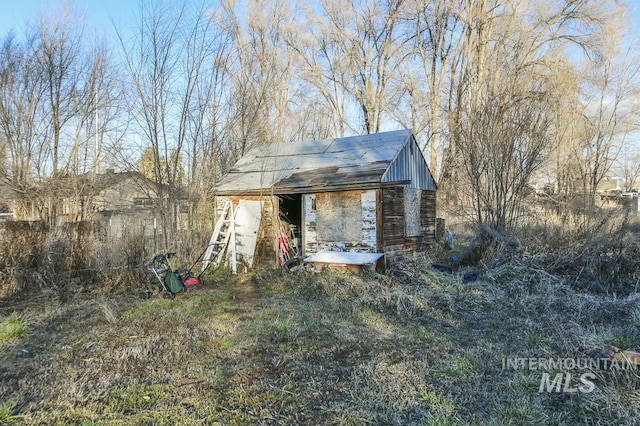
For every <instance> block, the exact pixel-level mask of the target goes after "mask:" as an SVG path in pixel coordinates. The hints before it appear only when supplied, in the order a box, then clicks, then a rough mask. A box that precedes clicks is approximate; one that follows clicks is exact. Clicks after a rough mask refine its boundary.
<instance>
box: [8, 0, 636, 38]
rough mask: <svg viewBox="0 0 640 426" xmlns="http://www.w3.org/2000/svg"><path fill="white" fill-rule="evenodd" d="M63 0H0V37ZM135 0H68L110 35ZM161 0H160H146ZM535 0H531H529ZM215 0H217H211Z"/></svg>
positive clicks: (633, 2) (128, 18)
mask: <svg viewBox="0 0 640 426" xmlns="http://www.w3.org/2000/svg"><path fill="white" fill-rule="evenodd" d="M64 1H65V0H0V38H2V37H4V36H5V35H6V34H7V33H8V31H9V30H10V29H11V28H13V29H15V30H16V31H18V32H21V31H22V30H23V29H24V27H25V22H26V21H28V20H30V21H35V20H36V19H37V17H38V12H39V11H40V10H42V11H45V12H47V13H48V12H50V11H51V10H52V9H55V8H57V7H60V5H61V4H62V3H63V2H64ZM138 1H139V0H72V3H73V5H74V8H75V9H77V10H79V11H81V12H83V13H86V16H87V24H88V26H91V27H94V28H95V29H96V31H97V32H98V34H101V33H103V32H106V33H107V34H111V35H113V33H114V31H113V25H112V23H111V19H113V20H114V21H115V22H116V24H118V26H119V27H120V28H121V29H124V28H122V27H123V26H124V27H126V26H130V25H131V18H132V16H133V15H135V13H136V11H137V8H138ZM146 1H152V2H161V1H163V0H146ZM533 1H535V0H533ZM211 2H212V3H216V2H217V0H211ZM629 3H630V5H631V6H630V15H631V16H632V17H633V20H634V22H633V27H634V28H633V33H635V34H636V38H637V37H639V36H640V4H639V2H638V1H637V0H629Z"/></svg>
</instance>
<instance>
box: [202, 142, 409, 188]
mask: <svg viewBox="0 0 640 426" xmlns="http://www.w3.org/2000/svg"><path fill="white" fill-rule="evenodd" d="M411 135H412V133H411V130H397V131H391V132H384V133H376V134H371V135H363V136H350V137H346V138H339V139H327V140H312V141H305V142H292V143H279V144H270V145H260V146H257V147H255V148H253V149H251V150H249V151H248V152H247V153H246V154H245V155H244V156H243V157H242V158H241V159H240V160H239V161H238V162H237V163H236V164H235V165H234V166H233V168H231V170H229V172H228V173H227V174H226V175H225V176H224V177H223V178H222V180H221V181H220V183H219V184H218V185H217V186H216V188H215V191H216V193H217V194H220V195H239V194H248V193H265V192H272V193H292V192H306V191H310V190H311V189H312V188H314V189H318V188H321V189H323V190H327V191H328V190H339V189H343V188H353V187H358V186H359V187H374V186H380V185H381V184H382V177H383V175H384V173H385V171H386V170H387V169H388V167H389V164H390V163H391V162H392V161H393V160H394V159H395V158H396V156H397V155H398V153H399V152H400V151H401V150H402V148H403V147H404V146H405V145H406V144H407V143H408V142H410V141H411V140H412V137H411Z"/></svg>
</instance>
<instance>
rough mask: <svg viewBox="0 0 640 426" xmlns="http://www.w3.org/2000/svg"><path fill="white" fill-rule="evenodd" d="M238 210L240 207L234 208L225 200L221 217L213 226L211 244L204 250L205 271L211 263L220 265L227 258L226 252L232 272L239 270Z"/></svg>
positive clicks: (203, 262)
mask: <svg viewBox="0 0 640 426" xmlns="http://www.w3.org/2000/svg"><path fill="white" fill-rule="evenodd" d="M237 212H238V208H237V207H236V208H235V209H234V208H233V204H232V203H231V201H225V203H224V206H223V208H222V213H221V214H220V218H219V219H218V221H217V222H216V225H215V227H214V228H213V234H211V239H210V240H209V245H208V246H207V249H206V251H205V252H204V258H203V260H202V270H203V271H204V270H205V269H207V268H208V267H209V266H210V265H211V264H213V266H214V267H216V266H218V265H220V263H221V262H222V261H223V259H224V258H225V253H227V256H228V257H229V260H230V266H231V272H233V273H234V274H235V273H236V272H237V261H236V231H235V217H236V214H237Z"/></svg>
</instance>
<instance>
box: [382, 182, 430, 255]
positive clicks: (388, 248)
mask: <svg viewBox="0 0 640 426" xmlns="http://www.w3.org/2000/svg"><path fill="white" fill-rule="evenodd" d="M379 191H380V193H379V201H380V202H381V204H382V205H381V209H380V210H379V214H378V218H379V219H378V221H379V225H378V229H379V234H380V238H379V240H378V244H379V246H380V247H379V250H380V251H382V252H384V253H385V255H386V257H387V261H394V260H398V259H400V258H402V257H405V256H407V255H412V254H414V253H419V252H424V251H425V250H427V249H428V248H429V246H430V245H431V244H433V242H434V241H435V230H436V192H435V191H429V190H423V191H422V192H421V194H420V222H421V223H420V226H421V229H422V233H421V234H422V235H420V236H415V237H407V236H406V222H405V211H404V209H405V199H404V198H405V197H404V188H403V187H395V188H384V189H380V190H379Z"/></svg>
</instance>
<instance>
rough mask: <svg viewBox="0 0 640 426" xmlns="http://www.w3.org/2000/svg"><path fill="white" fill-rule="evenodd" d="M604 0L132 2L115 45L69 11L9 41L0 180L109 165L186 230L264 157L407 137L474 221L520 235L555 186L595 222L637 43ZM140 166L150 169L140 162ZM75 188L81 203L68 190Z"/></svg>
mask: <svg viewBox="0 0 640 426" xmlns="http://www.w3.org/2000/svg"><path fill="white" fill-rule="evenodd" d="M629 7H630V2H623V1H615V0H605V1H601V0H597V1H596V0H538V1H535V2H531V1H527V0H377V1H374V0H319V1H317V2H305V1H296V0H269V1H264V0H244V1H236V0H219V1H216V2H211V3H207V2H201V3H197V2H192V1H186V0H179V1H167V2H160V3H159V4H156V3H155V2H154V3H153V4H152V3H149V2H142V1H141V2H139V5H138V7H137V9H136V10H137V13H136V16H135V19H133V21H132V22H133V26H132V27H131V28H124V27H123V28H118V27H117V26H115V25H114V27H115V28H114V30H115V33H116V35H117V36H116V37H115V39H114V40H109V39H107V38H106V37H105V36H98V35H96V34H97V32H96V30H95V29H93V28H90V27H88V26H87V25H86V24H85V20H84V19H83V17H82V15H81V13H80V12H79V10H78V9H76V8H74V6H73V4H72V3H65V4H62V5H61V6H60V7H59V8H57V9H55V10H53V11H51V13H48V14H41V15H40V16H39V18H38V19H37V21H36V23H35V24H30V25H27V24H25V28H24V31H23V32H20V35H18V33H17V32H15V31H12V32H10V33H8V34H5V35H4V36H3V37H2V39H1V40H0V49H1V52H0V58H1V60H0V172H1V175H2V176H1V177H2V179H3V181H4V183H5V184H6V185H8V186H9V187H10V188H11V190H12V191H13V193H14V196H15V199H16V200H17V202H18V206H19V205H20V202H21V201H22V202H24V203H25V204H26V203H27V202H29V203H30V205H34V204H35V205H38V206H40V213H41V216H42V218H43V219H44V220H48V221H54V220H55V208H53V207H52V206H50V205H47V204H46V203H45V201H44V198H42V197H41V195H38V194H41V192H37V191H33V190H32V188H33V187H34V185H44V184H45V183H46V185H47V186H46V187H47V188H48V189H47V190H48V191H50V192H51V191H55V190H56V181H57V179H58V178H59V177H61V176H75V175H79V174H89V175H90V174H92V173H93V174H95V173H98V172H100V170H104V169H105V168H107V167H110V168H112V167H115V168H118V169H123V168H124V169H135V168H138V169H140V170H143V171H144V172H145V173H146V174H147V175H148V176H149V177H150V178H151V179H152V180H153V181H154V182H155V183H156V184H157V194H156V195H157V202H158V209H159V212H161V214H162V219H163V220H162V225H163V227H164V228H165V231H166V232H165V234H166V235H168V236H171V235H172V233H174V232H175V227H176V220H177V219H176V217H175V213H174V212H175V211H176V208H175V206H176V203H177V202H178V193H179V190H180V189H181V188H183V187H186V188H188V193H189V194H188V196H189V200H190V205H191V206H192V209H191V210H190V214H191V217H190V221H192V222H193V221H195V220H196V219H197V215H198V206H200V205H201V203H203V202H204V203H207V202H210V199H211V196H212V188H213V186H214V185H215V183H216V181H217V179H218V178H219V177H220V176H221V175H222V174H224V172H225V171H226V170H228V169H229V168H230V167H231V166H232V165H233V163H234V162H235V161H236V160H237V159H238V158H239V157H240V156H241V155H242V154H243V153H244V152H246V151H247V150H248V149H250V148H251V147H252V146H255V145H257V144H265V143H277V142H280V141H299V140H308V139H324V138H333V137H342V136H347V135H351V134H361V133H375V132H379V131H383V130H389V129H393V128H398V127H402V128H411V129H413V131H414V134H415V135H416V138H417V141H418V143H419V145H420V147H421V149H422V150H423V153H424V154H425V158H426V159H427V162H428V164H429V167H430V169H431V171H432V173H433V174H434V176H435V177H436V179H437V181H438V182H439V188H440V189H441V190H442V191H444V192H446V193H447V197H448V199H449V200H460V202H462V203H465V204H466V205H468V206H469V207H472V210H473V212H474V216H475V218H476V220H477V221H478V223H480V224H486V225H487V226H489V227H491V228H492V229H495V230H497V231H502V230H506V229H508V228H509V227H511V226H513V225H514V221H515V219H516V217H517V211H518V208H519V206H520V202H521V200H522V197H523V196H524V194H525V193H526V191H527V185H528V183H529V182H530V179H531V178H532V176H533V175H534V174H536V173H538V174H546V175H548V176H550V177H551V179H552V180H553V181H554V182H555V183H556V188H557V189H556V190H557V191H558V192H559V193H563V194H575V193H581V194H583V195H584V196H585V200H586V201H585V203H586V206H585V207H587V208H590V207H593V205H594V203H595V197H596V188H597V186H598V184H599V183H600V182H601V181H602V179H604V178H605V177H606V176H608V175H610V174H611V173H612V172H613V171H614V169H615V168H616V167H618V165H620V164H623V163H624V164H623V166H621V167H623V168H624V174H625V175H627V176H629V179H628V180H629V182H630V183H631V184H632V183H633V181H634V180H635V179H636V176H637V174H638V167H637V163H634V162H626V163H625V162H623V161H622V160H623V159H622V155H621V153H628V152H629V150H631V151H632V152H633V150H634V149H635V148H634V147H633V145H632V143H633V142H635V140H634V138H635V136H634V135H637V133H634V132H637V127H638V116H637V110H638V108H637V107H636V105H635V104H636V102H637V99H639V98H638V96H637V95H638V93H637V92H638V88H639V87H640V86H639V84H638V77H639V76H638V66H639V64H640V61H638V56H637V52H638V51H637V46H636V44H635V43H636V39H637V37H635V36H632V35H631V33H630V31H631V24H630V20H629V17H628V15H627V14H628V8H629ZM141 159H143V160H141ZM78 190H80V188H78Z"/></svg>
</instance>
